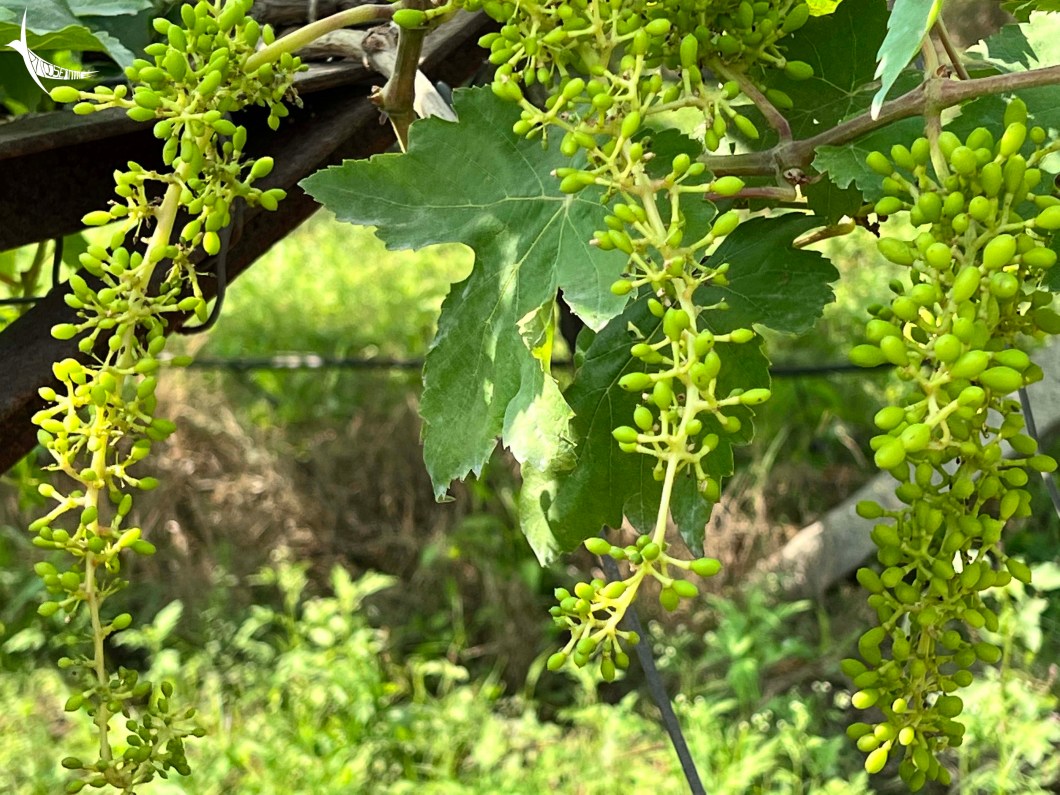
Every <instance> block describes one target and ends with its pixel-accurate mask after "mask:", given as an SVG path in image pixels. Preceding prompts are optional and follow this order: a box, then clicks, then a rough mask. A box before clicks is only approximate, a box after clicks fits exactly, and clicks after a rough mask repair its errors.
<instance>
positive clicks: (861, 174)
mask: <svg viewBox="0 0 1060 795" xmlns="http://www.w3.org/2000/svg"><path fill="white" fill-rule="evenodd" d="M923 132H924V122H923V120H921V119H917V118H912V119H902V120H901V121H896V122H893V123H891V124H888V125H886V126H885V127H881V128H879V129H878V130H874V131H872V132H871V133H869V134H868V135H863V136H861V137H860V138H858V139H857V140H856V141H852V142H850V143H848V144H843V145H842V146H819V147H817V155H816V157H815V158H814V161H813V167H814V168H815V169H817V170H818V171H820V172H822V173H826V174H828V176H829V178H830V179H831V180H832V182H834V183H835V184H836V185H838V186H839V187H840V188H847V187H850V185H852V184H853V185H856V186H857V188H858V190H860V191H861V193H862V195H863V196H864V197H865V199H866V200H868V201H876V200H878V199H880V198H882V197H883V195H884V193H883V177H881V176H880V175H879V174H877V173H876V172H875V171H873V170H872V169H871V168H869V167H868V166H867V165H866V164H865V158H866V157H867V156H868V154H869V152H872V151H882V152H889V151H890V150H891V146H892V145H894V144H896V143H905V144H908V143H909V141H911V140H913V139H914V138H916V137H917V136H919V135H922V134H923Z"/></svg>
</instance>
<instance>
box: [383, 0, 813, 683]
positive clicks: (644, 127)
mask: <svg viewBox="0 0 1060 795" xmlns="http://www.w3.org/2000/svg"><path fill="white" fill-rule="evenodd" d="M454 8H467V9H470V10H478V9H482V10H484V11H485V12H486V13H487V14H488V15H489V16H491V17H492V18H493V19H495V20H497V21H498V22H499V23H501V25H502V27H501V29H500V30H499V31H498V32H495V33H490V34H487V35H486V36H485V37H484V38H483V39H482V40H481V41H480V44H482V45H483V46H484V47H486V48H488V49H489V50H490V53H491V55H490V60H491V62H492V63H493V64H495V65H496V66H497V70H496V73H495V76H494V81H493V90H494V92H495V93H496V94H497V95H498V96H500V97H501V98H503V99H506V100H508V101H511V102H515V103H517V104H518V105H519V106H520V108H521V109H522V113H521V116H520V119H519V120H518V121H517V122H516V123H515V126H514V131H515V132H516V133H517V134H518V135H521V136H526V137H536V136H540V137H541V138H542V139H543V140H544V141H546V143H547V142H548V141H550V140H554V139H555V138H558V139H559V141H558V148H559V151H560V152H561V153H562V154H563V155H565V156H567V157H569V158H571V160H572V162H571V165H570V166H568V167H563V168H559V169H557V170H556V172H555V176H556V177H557V178H558V179H559V189H560V190H561V191H562V192H564V193H567V194H576V193H579V192H580V191H583V190H585V189H586V188H590V187H592V188H594V189H596V190H597V191H602V193H603V196H604V202H605V204H606V205H607V206H608V210H609V214H608V215H607V216H606V218H605V219H604V221H605V226H606V228H604V229H600V230H597V231H596V232H595V233H594V236H593V239H592V241H591V243H592V244H593V245H595V246H598V247H599V248H600V249H602V250H615V251H620V252H621V253H623V254H624V255H625V256H626V257H627V265H626V267H625V269H624V274H623V277H622V278H621V279H619V280H618V281H616V282H615V283H614V284H613V285H612V287H611V289H612V291H613V292H614V293H615V294H617V295H629V294H633V295H636V296H638V300H645V301H646V302H647V304H648V307H649V309H650V310H651V312H652V313H653V315H654V316H655V317H656V318H658V319H659V320H660V321H661V322H660V323H659V324H657V328H654V329H652V330H650V331H647V332H645V331H639V332H638V331H634V334H635V336H637V337H638V339H636V341H635V342H634V343H633V345H632V348H631V354H632V358H633V360H634V362H636V364H637V366H638V371H634V372H629V373H627V374H626V375H625V376H623V378H622V379H621V381H620V385H621V386H622V387H623V388H625V389H627V390H629V391H631V392H635V393H639V394H640V397H641V400H640V402H639V405H638V406H637V407H636V410H635V411H634V414H633V416H632V417H631V418H630V421H631V424H629V425H621V426H619V427H618V428H615V429H614V436H615V439H616V442H617V443H618V444H619V446H620V448H621V449H622V450H623V451H625V452H628V453H633V454H641V455H647V456H650V457H652V458H654V459H656V465H655V467H654V470H653V471H654V473H655V477H656V478H657V479H658V480H659V481H661V482H662V498H661V500H660V507H659V513H658V516H657V518H656V521H655V527H654V530H653V531H652V533H651V534H650V535H649V536H645V538H646V539H648V540H646V541H644V542H643V543H644V544H646V545H648V546H647V548H649V549H652V550H655V549H658V550H660V557H658V558H653V559H650V560H645V559H643V556H641V559H640V560H635V559H634V558H633V557H632V556H629V555H627V557H626V558H625V559H626V560H627V561H629V564H630V574H629V576H628V577H627V578H626V579H625V580H623V581H621V582H616V583H610V584H607V585H600V584H594V583H582V584H580V585H579V586H578V587H579V588H580V589H581V591H582V592H583V593H581V594H579V593H575V594H573V595H572V594H569V593H566V592H561V593H560V594H558V596H559V600H560V604H559V606H558V607H557V608H555V610H554V611H553V612H554V615H555V616H556V620H557V621H558V622H559V623H561V624H563V625H564V626H566V627H567V628H569V629H570V630H571V632H572V637H571V640H570V643H568V645H567V647H566V648H565V649H564V651H562V652H558V653H557V654H555V655H553V656H552V658H551V659H550V661H549V667H551V668H557V667H559V666H560V665H562V664H564V663H565V662H566V660H567V659H573V661H574V662H575V663H577V664H585V663H587V662H588V661H589V660H590V659H595V658H597V657H599V658H600V659H602V661H603V662H602V663H601V666H602V670H603V672H604V674H605V678H606V677H607V676H608V674H611V675H613V671H614V669H615V667H621V665H620V663H621V662H622V661H623V660H624V659H626V658H625V656H624V653H622V652H621V650H620V649H619V645H618V641H620V640H622V639H625V640H627V641H628V640H629V638H628V637H627V636H624V635H623V634H622V633H621V632H620V631H618V630H617V626H618V623H619V621H620V620H621V617H622V614H623V613H624V612H625V610H626V608H627V606H628V605H629V604H630V603H632V600H633V599H634V597H635V595H636V592H637V590H638V588H639V585H640V583H641V582H642V580H643V578H644V577H645V576H647V575H648V574H651V575H652V576H655V577H657V578H658V579H660V580H661V581H662V582H663V585H664V588H663V594H664V599H665V601H666V602H667V603H668V604H669V603H672V601H673V599H674V598H675V597H674V594H677V596H680V594H681V592H682V591H688V587H687V586H685V585H677V586H674V587H671V584H670V580H671V578H670V575H668V574H666V573H665V572H666V570H667V568H668V567H669V568H673V567H677V568H684V567H685V566H684V564H679V563H678V562H677V561H676V559H675V558H672V557H670V556H669V555H666V554H665V552H664V551H662V550H665V531H666V524H667V522H666V519H667V516H668V513H669V503H670V499H671V496H672V494H673V488H674V483H675V482H676V478H677V477H678V476H679V475H680V474H682V473H683V474H685V475H687V476H691V477H693V478H694V479H695V480H696V483H697V485H698V488H699V490H700V493H701V494H703V495H704V497H706V498H707V499H708V500H710V501H716V500H717V499H718V497H719V492H720V488H721V485H720V483H719V481H718V479H717V478H716V477H714V476H712V475H711V474H710V473H711V471H712V469H713V468H712V466H711V461H710V456H711V453H713V452H714V451H715V450H716V449H717V448H718V447H719V445H720V442H721V438H722V435H723V434H728V435H729V436H731V437H734V438H735V439H736V440H737V441H740V440H741V439H740V438H739V437H738V435H739V434H740V431H741V428H742V427H743V424H744V423H745V422H746V420H747V417H748V414H749V412H748V411H747V409H746V407H749V406H756V405H758V404H760V403H762V402H764V401H766V400H768V399H769V397H770V391H769V389H766V388H753V389H741V388H739V387H736V388H733V387H730V386H726V387H725V391H724V393H722V392H721V391H720V389H719V378H726V377H727V373H728V370H727V369H726V368H727V365H726V354H727V353H728V352H729V351H731V350H732V346H735V345H742V344H747V343H750V342H752V341H756V342H757V341H758V338H757V337H756V335H755V333H754V332H753V331H752V330H751V329H747V328H739V329H735V330H732V331H729V332H727V333H718V334H715V333H713V331H712V330H713V329H717V328H719V327H724V326H725V324H724V323H721V324H719V323H713V322H711V323H708V317H707V314H706V313H708V312H712V311H714V312H718V311H723V310H725V309H726V308H727V307H726V305H725V304H724V302H720V303H718V304H715V305H713V306H709V307H703V306H699V305H697V301H696V298H695V294H696V291H697V290H698V289H699V288H700V287H703V286H704V285H708V284H712V285H716V286H724V285H726V284H727V283H728V281H727V276H726V274H727V271H728V264H727V263H725V262H720V261H716V260H715V259H714V258H712V257H711V256H710V255H711V252H713V251H714V250H715V249H716V248H717V246H718V245H719V243H720V242H721V241H722V240H723V239H724V238H725V237H726V236H727V235H730V234H732V232H733V231H734V230H735V229H736V228H737V226H738V224H739V223H740V220H741V215H740V213H738V212H737V211H735V210H733V209H727V210H726V211H723V212H718V211H717V208H716V207H715V205H714V202H730V201H731V200H732V199H734V198H738V197H740V195H741V194H742V192H743V191H744V189H745V187H746V186H745V184H744V182H743V180H741V179H739V178H738V177H735V176H717V175H714V174H711V173H709V172H708V171H707V170H706V168H705V166H704V163H702V162H699V161H698V160H697V159H696V158H697V156H698V155H699V153H700V151H701V148H700V147H698V146H694V147H691V148H688V147H686V148H685V150H684V151H678V152H676V153H675V152H674V151H673V150H672V149H670V150H666V151H667V155H666V156H665V157H660V156H659V155H660V153H661V151H663V150H662V149H659V151H656V147H657V136H656V134H655V133H654V132H653V128H652V126H651V125H652V123H653V122H654V121H655V118H653V117H659V116H660V114H664V113H668V112H672V111H677V110H682V109H695V110H696V111H697V112H698V113H700V114H701V115H702V117H703V121H704V133H703V144H704V146H705V148H706V149H708V150H710V151H714V150H716V149H718V147H719V145H720V143H721V140H722V138H723V137H724V136H731V135H735V136H742V137H744V138H747V139H751V140H754V139H758V138H759V137H760V133H759V130H757V129H756V127H755V125H754V123H753V122H752V121H751V120H750V118H749V117H748V116H747V115H744V114H743V113H741V112H740V109H741V108H745V107H747V103H748V102H754V103H757V104H759V105H760V106H763V107H764V105H763V103H764V104H765V105H768V106H769V107H768V108H764V109H765V110H767V111H770V112H771V113H773V114H774V115H775V113H776V110H777V108H778V107H779V108H789V107H791V100H790V98H788V97H787V96H786V95H784V94H783V93H781V92H778V91H773V90H767V89H766V87H765V79H764V77H765V72H766V70H767V69H781V70H784V71H785V72H786V73H787V74H788V76H789V77H792V78H794V79H806V78H809V77H810V76H811V75H812V74H813V69H812V68H811V67H810V66H809V65H808V64H806V63H803V62H798V61H788V60H787V59H786V58H785V57H784V54H783V51H782V49H781V40H782V39H783V37H784V36H786V35H788V34H789V33H791V32H793V31H795V30H798V29H799V28H801V27H802V26H803V25H804V24H805V23H806V21H807V20H808V18H809V8H808V6H807V4H806V3H805V2H804V0H763V1H761V2H750V0H720V1H715V2H706V0H695V1H694V2H678V1H677V0H662V1H661V2H643V1H642V0H636V1H634V2H621V3H618V2H614V1H613V0H576V1H575V2H559V1H558V0H543V1H539V0H532V1H531V2H520V3H513V2H505V1H504V0H487V2H481V0H451V2H449V3H447V4H445V5H440V6H437V7H435V8H433V9H429V10H427V11H424V12H416V13H408V12H405V11H401V12H398V13H399V14H400V15H401V16H400V17H399V16H397V15H395V21H396V22H397V23H398V24H400V25H404V26H413V27H417V26H421V25H424V24H428V23H429V22H430V21H431V20H432V19H434V18H435V17H440V16H442V15H445V14H448V13H451V11H452V10H453V9H454ZM767 115H768V114H767ZM553 133H554V134H553ZM602 543H606V542H602ZM609 548H610V547H609ZM616 549H617V548H616ZM697 565H705V564H697ZM676 582H682V581H681V580H677V581H676ZM619 592H621V593H619Z"/></svg>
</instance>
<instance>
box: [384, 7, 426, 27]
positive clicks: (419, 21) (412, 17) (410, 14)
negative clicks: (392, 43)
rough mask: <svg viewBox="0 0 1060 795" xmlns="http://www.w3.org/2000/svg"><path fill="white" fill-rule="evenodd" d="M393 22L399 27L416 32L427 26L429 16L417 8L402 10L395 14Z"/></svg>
mask: <svg viewBox="0 0 1060 795" xmlns="http://www.w3.org/2000/svg"><path fill="white" fill-rule="evenodd" d="M392 20H393V22H394V24H395V25H397V26H398V27H402V28H405V29H406V30H415V29H416V28H422V27H423V26H424V25H426V24H427V14H425V13H424V12H423V11H420V10H419V9H415V8H402V9H400V10H398V11H395V12H394V16H393V17H392Z"/></svg>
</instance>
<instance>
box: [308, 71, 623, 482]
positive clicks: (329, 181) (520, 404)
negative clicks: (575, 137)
mask: <svg viewBox="0 0 1060 795" xmlns="http://www.w3.org/2000/svg"><path fill="white" fill-rule="evenodd" d="M455 110H456V112H457V115H458V117H459V118H460V123H459V124H453V123H450V122H445V121H441V120H438V119H425V120H423V121H420V122H417V123H416V124H415V125H413V128H412V133H411V140H410V146H409V151H408V153H407V154H404V155H400V154H388V155H377V156H376V157H373V158H372V159H371V160H368V161H347V162H346V163H343V164H342V165H341V166H337V167H333V168H329V169H327V170H325V171H322V172H319V173H317V174H314V175H313V176H311V177H309V178H307V179H306V180H303V182H302V183H301V184H302V186H303V187H304V188H305V189H306V190H307V191H308V192H309V193H310V194H311V195H312V196H313V197H314V198H316V199H317V200H318V201H320V202H321V203H322V204H324V205H326V206H327V207H328V208H330V209H331V210H332V211H333V212H334V213H335V215H336V216H338V217H339V218H340V219H341V220H345V221H350V222H352V223H356V224H364V225H371V226H375V227H378V233H377V234H378V235H379V237H380V239H381V240H383V241H384V242H385V243H386V244H387V246H388V247H389V248H391V249H401V248H422V247H423V246H427V245H430V244H432V243H440V242H461V243H465V244H467V245H468V246H470V247H471V248H472V249H474V250H475V254H476V262H475V267H474V269H473V271H472V273H471V275H470V276H469V277H468V278H467V279H465V280H464V281H463V282H461V283H459V284H456V285H454V286H453V288H452V289H451V290H450V292H449V295H448V297H447V298H446V300H445V303H444V304H443V306H442V314H441V318H440V319H439V322H438V335H437V337H436V338H435V342H434V345H433V346H432V348H431V351H430V353H429V354H428V356H427V361H426V365H425V367H424V392H423V399H422V401H421V407H420V411H421V413H422V415H423V418H424V429H423V437H424V439H423V442H424V459H425V461H426V464H427V469H428V471H429V472H430V475H431V478H432V480H433V482H434V487H435V494H436V496H437V497H438V498H439V499H441V498H443V497H444V495H445V492H446V489H447V488H448V486H449V483H450V482H451V481H453V480H455V479H458V478H463V477H465V476H466V475H467V474H468V473H469V472H475V473H478V472H480V471H481V468H482V466H483V465H484V464H485V463H486V461H487V460H488V458H489V456H490V453H491V452H492V450H493V448H494V447H495V446H496V437H497V436H498V434H501V433H502V432H503V433H504V434H505V439H504V441H505V443H506V444H507V445H508V446H509V447H511V449H512V452H513V453H514V455H515V456H516V458H517V459H518V460H519V461H520V462H528V463H530V464H532V465H533V466H534V467H536V468H537V469H538V470H539V471H546V470H548V469H550V468H553V467H555V466H556V465H557V462H561V461H562V460H563V457H564V453H565V442H564V440H565V439H566V438H567V421H566V416H567V415H566V410H565V408H564V407H561V406H560V405H559V402H557V401H558V392H557V391H556V390H555V389H554V386H555V385H554V383H553V382H552V379H551V376H548V375H546V374H545V373H544V372H543V366H542V363H541V362H540V361H538V360H537V359H535V358H534V355H533V353H532V352H531V348H535V347H537V346H538V345H539V344H540V342H539V335H538V334H537V333H536V332H535V331H533V328H535V327H537V326H538V324H539V323H540V317H541V316H540V313H541V312H542V311H543V309H544V308H546V307H551V306H552V304H553V302H554V300H555V298H556V291H557V289H562V291H563V296H564V298H565V300H566V301H567V303H568V304H569V305H570V307H571V308H572V309H573V310H574V312H575V313H576V314H577V315H578V316H579V317H581V318H582V319H583V320H584V321H585V322H586V324H587V325H588V326H590V327H592V328H599V327H601V326H602V325H603V324H604V323H605V322H606V321H607V320H608V319H609V318H610V317H612V316H614V315H615V314H616V313H617V312H618V311H619V310H620V309H621V307H622V305H623V303H624V299H621V298H617V297H615V296H613V295H612V294H611V293H610V291H609V289H608V287H609V285H610V284H611V283H612V282H613V281H614V280H615V279H616V278H618V276H619V274H620V273H621V271H622V267H623V265H624V261H623V260H624V258H623V256H622V255H621V254H617V253H615V252H601V251H600V250H598V249H597V248H596V247H595V246H590V245H589V240H590V239H591V237H592V233H593V230H595V229H599V228H601V225H602V221H603V215H604V210H603V208H602V206H601V205H600V204H599V203H598V201H595V199H597V198H598V194H592V193H591V192H588V193H585V194H578V195H574V196H565V195H563V194H561V193H559V191H558V190H557V185H556V183H555V182H554V181H553V180H552V178H550V177H549V176H548V174H549V172H550V171H551V170H552V169H554V168H557V167H560V166H563V165H568V161H567V159H566V158H564V157H563V156H562V155H561V154H560V153H559V152H558V150H557V149H556V148H551V149H543V148H542V146H541V143H540V142H539V141H527V140H525V139H522V138H519V137H518V136H516V135H515V134H514V133H512V124H513V123H514V122H515V121H516V120H517V119H518V118H519V109H518V108H517V107H516V106H514V105H510V104H508V103H505V102H502V101H501V100H499V99H497V98H496V97H495V96H494V95H493V93H492V92H491V91H489V90H488V89H474V90H467V91H458V92H457V93H456V95H455ZM468 164H473V166H474V168H473V169H469V168H466V166H467V165H468ZM457 166H459V168H458V167H457ZM521 334H525V335H526V338H524V337H523V336H521ZM509 437H510V438H509ZM550 456H551V458H550Z"/></svg>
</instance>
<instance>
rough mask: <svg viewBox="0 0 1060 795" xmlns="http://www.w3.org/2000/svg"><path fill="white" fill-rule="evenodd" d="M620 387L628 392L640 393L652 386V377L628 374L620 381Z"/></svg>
mask: <svg viewBox="0 0 1060 795" xmlns="http://www.w3.org/2000/svg"><path fill="white" fill-rule="evenodd" d="M618 385H619V386H620V387H622V388H623V389H625V390H626V391H627V392H640V391H641V390H642V389H647V388H648V387H649V386H651V376H650V375H648V374H647V373H627V374H626V375H624V376H622V377H621V378H619V379H618Z"/></svg>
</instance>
